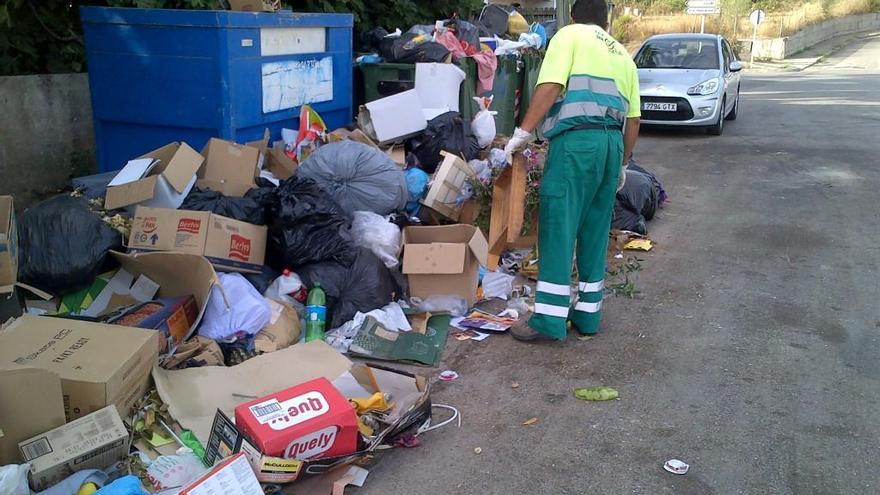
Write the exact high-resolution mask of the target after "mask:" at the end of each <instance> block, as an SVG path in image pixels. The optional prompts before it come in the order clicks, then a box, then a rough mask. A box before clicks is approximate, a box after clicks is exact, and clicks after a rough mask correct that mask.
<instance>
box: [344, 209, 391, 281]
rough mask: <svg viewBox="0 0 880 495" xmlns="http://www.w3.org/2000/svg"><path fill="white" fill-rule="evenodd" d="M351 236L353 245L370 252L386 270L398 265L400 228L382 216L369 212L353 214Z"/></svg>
mask: <svg viewBox="0 0 880 495" xmlns="http://www.w3.org/2000/svg"><path fill="white" fill-rule="evenodd" d="M351 235H352V238H353V240H354V242H355V244H357V245H358V246H363V247H365V248H367V249H369V250H370V251H372V252H373V254H375V255H376V257H377V258H379V259H380V260H382V263H384V264H385V266H387V267H388V268H394V267H396V266H397V265H398V264H400V260H399V259H398V256H399V255H400V228H399V227H398V226H397V225H394V224H393V223H391V222H389V221H388V220H386V219H385V217H383V216H382V215H378V214H376V213H373V212H371V211H356V212H354V219H353V220H352V222H351Z"/></svg>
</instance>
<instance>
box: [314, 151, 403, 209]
mask: <svg viewBox="0 0 880 495" xmlns="http://www.w3.org/2000/svg"><path fill="white" fill-rule="evenodd" d="M297 175H298V176H300V177H302V178H304V179H312V180H314V181H315V182H317V183H318V185H319V186H321V188H322V189H324V190H325V191H327V192H328V193H330V195H331V196H332V197H333V199H334V200H336V202H337V203H339V206H341V207H342V208H343V209H344V210H345V211H346V213H348V214H349V215H352V214H354V212H356V211H372V212H373V213H378V214H379V215H388V214H390V213H394V212H395V211H400V210H403V209H404V207H406V202H407V199H408V198H409V191H408V189H407V186H406V175H404V173H403V171H402V170H400V167H398V166H397V164H396V163H394V160H392V159H391V158H390V157H389V156H388V155H386V154H385V153H383V152H382V150H380V149H378V148H375V147H373V146H368V145H366V144H363V143H359V142H357V141H351V140H345V141H339V142H336V143H328V144H325V145H324V146H321V147H320V148H318V149H317V151H315V152H314V153H312V154H311V155H309V157H308V159H306V161H304V162H303V163H302V165H300V166H299V169H297Z"/></svg>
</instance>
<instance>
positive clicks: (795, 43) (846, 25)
mask: <svg viewBox="0 0 880 495" xmlns="http://www.w3.org/2000/svg"><path fill="white" fill-rule="evenodd" d="M871 29H880V14H861V15H852V16H848V17H840V18H837V19H830V20H827V21H823V22H819V23H816V24H813V25H811V26H807V27H805V28H804V29H802V30H800V31H798V32H797V33H795V34H793V35H791V36H787V37H785V38H770V39H763V40H757V42H756V43H755V46H754V49H755V58H757V59H762V58H764V59H766V58H769V59H773V60H782V59H784V58H787V57H791V56H792V55H794V54H796V53H798V52H801V51H804V50H806V49H807V48H809V47H811V46H813V45H815V44H818V43H821V42H823V41H825V40H828V39H831V38H833V37H834V36H835V35H838V34H843V33H852V32H858V31H868V30H871Z"/></svg>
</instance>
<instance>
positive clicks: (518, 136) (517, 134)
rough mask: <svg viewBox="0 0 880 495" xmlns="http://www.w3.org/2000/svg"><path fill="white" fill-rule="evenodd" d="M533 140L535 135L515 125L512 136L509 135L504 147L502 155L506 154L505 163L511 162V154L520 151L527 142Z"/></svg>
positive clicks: (524, 147)
mask: <svg viewBox="0 0 880 495" xmlns="http://www.w3.org/2000/svg"><path fill="white" fill-rule="evenodd" d="M534 140H535V135H534V134H532V133H531V132H526V131H524V130H522V129H520V128H519V127H517V128H516V129H515V130H514V131H513V136H511V137H510V141H508V142H507V146H505V147H504V155H505V156H507V163H511V164H512V163H513V154H514V153H516V152H517V151H522V150H524V149H526V146H528V144H529V143H531V142H532V141H534Z"/></svg>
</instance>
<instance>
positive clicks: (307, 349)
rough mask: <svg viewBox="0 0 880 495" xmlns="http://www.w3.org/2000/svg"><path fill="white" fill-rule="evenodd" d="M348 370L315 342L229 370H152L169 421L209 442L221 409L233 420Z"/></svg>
mask: <svg viewBox="0 0 880 495" xmlns="http://www.w3.org/2000/svg"><path fill="white" fill-rule="evenodd" d="M350 367H351V361H349V360H348V359H346V358H345V357H344V356H342V355H341V354H339V353H338V352H336V350H335V349H333V348H332V347H330V346H329V345H327V344H326V343H324V342H321V341H314V342H307V343H304V344H296V345H294V346H291V347H288V348H287V349H282V350H280V351H276V352H271V353H268V354H262V355H260V356H257V357H255V358H253V359H248V360H247V361H245V362H244V363H241V364H239V365H237V366H232V367H228V368H227V367H220V366H207V367H201V368H187V369H183V370H164V369H161V368H158V367H154V368H153V379H154V380H155V382H156V390H157V391H158V392H159V396H160V397H161V398H162V401H164V402H165V403H166V404H168V412H169V413H170V414H171V416H172V417H174V418H175V419H177V421H178V422H179V423H180V424H181V425H182V426H183V427H184V428H188V429H190V430H192V431H193V433H195V434H196V436H197V437H198V438H199V439H200V440H201V441H203V442H205V441H207V439H208V437H209V434H210V432H211V423H212V421H213V419H214V415H215V413H216V411H217V409H220V410H221V411H223V412H224V413H225V414H227V415H228V416H232V415H233V411H234V410H235V406H237V405H238V404H241V403H243V402H248V401H251V400H253V399H255V398H257V397H262V396H264V395H268V394H271V393H273V392H277V391H279V390H283V389H285V388H287V387H289V386H290V385H291V384H297V383H304V382H307V381H309V380H313V379H315V378H318V377H322V376H323V377H324V378H326V379H328V380H331V381H332V380H333V379H335V378H336V377H338V376H339V375H341V374H342V373H344V372H345V371H347V370H348V369H349V368H350Z"/></svg>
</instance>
